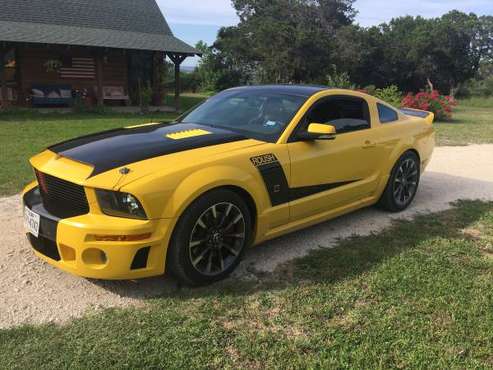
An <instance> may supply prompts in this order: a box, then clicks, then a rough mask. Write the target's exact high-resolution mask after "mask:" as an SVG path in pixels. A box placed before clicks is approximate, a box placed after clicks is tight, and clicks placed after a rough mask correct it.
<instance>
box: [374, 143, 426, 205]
mask: <svg viewBox="0 0 493 370" xmlns="http://www.w3.org/2000/svg"><path fill="white" fill-rule="evenodd" d="M420 176H421V170H420V162H419V158H418V156H417V155H416V153H414V152H407V153H405V154H404V155H403V156H402V157H401V158H400V159H399V161H398V162H397V164H396V165H395V166H394V168H393V170H392V173H391V176H390V179H389V182H388V184H387V188H386V189H385V192H384V193H383V195H382V198H381V199H380V202H379V205H380V206H381V208H383V209H385V210H387V211H390V212H401V211H404V210H405V209H406V208H408V207H409V206H410V205H411V203H412V202H413V200H414V198H415V197H416V193H417V192H418V187H419V181H420Z"/></svg>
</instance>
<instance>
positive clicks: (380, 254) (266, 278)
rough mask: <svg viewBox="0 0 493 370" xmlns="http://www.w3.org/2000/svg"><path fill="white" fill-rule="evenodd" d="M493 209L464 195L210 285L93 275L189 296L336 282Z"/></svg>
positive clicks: (129, 288) (449, 235)
mask: <svg viewBox="0 0 493 370" xmlns="http://www.w3.org/2000/svg"><path fill="white" fill-rule="evenodd" d="M492 210H493V202H487V203H485V202H481V201H459V202H457V203H456V204H455V207H454V208H452V209H450V210H447V211H444V212H440V213H435V214H428V215H419V216H416V217H415V218H414V219H413V220H411V221H404V220H394V221H393V224H392V226H391V227H390V228H388V229H386V230H384V231H382V232H381V233H378V234H372V235H370V236H355V237H351V238H348V239H344V240H341V241H339V242H338V243H337V245H336V246H335V247H330V248H323V247H320V248H319V249H318V250H314V251H312V252H310V253H309V255H308V256H305V257H302V258H298V259H294V260H292V261H289V262H286V263H284V264H282V265H280V266H279V267H278V268H277V269H276V270H275V271H274V272H273V273H259V272H255V271H253V272H252V273H251V275H250V278H248V279H245V278H240V279H238V278H230V279H228V280H226V281H224V282H221V283H218V284H215V285H213V286H210V287H204V288H197V289H190V288H186V287H180V286H179V284H178V283H177V282H176V281H175V280H174V279H173V278H170V277H166V278H164V277H160V278H152V279H147V280H141V281H135V282H104V281H93V283H94V284H96V285H98V286H101V287H103V288H104V289H108V290H110V291H112V292H114V293H116V294H119V295H122V296H127V297H132V298H137V299H152V298H173V299H180V300H188V299H194V298H202V297H209V298H210V297H213V298H214V297H217V298H219V297H222V298H224V297H225V296H228V295H229V296H246V295H250V294H253V293H256V292H261V291H268V290H279V289H284V288H287V287H290V286H296V285H298V284H303V285H304V286H306V285H307V284H324V285H327V284H328V285H331V284H336V283H338V282H340V281H343V280H347V279H351V278H354V277H355V276H358V275H362V274H364V273H366V272H368V271H371V270H372V269H375V268H378V266H379V265H380V264H382V263H383V262H385V261H388V260H389V259H392V258H394V257H395V256H397V255H400V254H401V253H404V252H406V251H408V250H411V249H414V248H416V247H417V246H418V245H420V244H421V243H423V242H425V241H430V240H434V239H437V238H442V239H457V238H464V236H463V235H462V233H461V230H463V229H465V228H467V227H468V226H469V225H471V224H474V223H476V222H478V221H479V220H480V219H481V218H482V217H483V216H484V215H485V214H486V213H488V212H491V211H492Z"/></svg>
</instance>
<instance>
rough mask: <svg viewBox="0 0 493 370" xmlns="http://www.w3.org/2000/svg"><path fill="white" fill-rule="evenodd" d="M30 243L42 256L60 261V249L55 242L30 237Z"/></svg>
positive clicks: (30, 235) (41, 237)
mask: <svg viewBox="0 0 493 370" xmlns="http://www.w3.org/2000/svg"><path fill="white" fill-rule="evenodd" d="M28 238H29V241H30V242H31V245H32V246H33V248H34V249H35V250H36V251H38V252H39V253H41V254H42V255H44V256H46V257H48V258H51V259H52V260H54V261H60V260H61V258H60V253H58V247H57V245H56V243H55V242H54V241H53V240H50V239H47V238H45V237H43V236H41V235H40V236H39V238H36V237H35V236H34V235H32V234H29V235H28Z"/></svg>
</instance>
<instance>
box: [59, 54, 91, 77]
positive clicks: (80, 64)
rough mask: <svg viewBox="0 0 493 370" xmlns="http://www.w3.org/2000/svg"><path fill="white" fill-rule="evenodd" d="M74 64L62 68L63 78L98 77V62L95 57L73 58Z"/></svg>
mask: <svg viewBox="0 0 493 370" xmlns="http://www.w3.org/2000/svg"><path fill="white" fill-rule="evenodd" d="M71 60H72V65H70V66H66V65H65V63H64V65H63V66H62V67H61V68H60V70H59V73H60V77H61V78H65V79H85V80H94V79H96V62H95V61H94V58H71Z"/></svg>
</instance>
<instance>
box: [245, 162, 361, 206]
mask: <svg viewBox="0 0 493 370" xmlns="http://www.w3.org/2000/svg"><path fill="white" fill-rule="evenodd" d="M250 161H251V162H252V163H253V165H254V166H255V167H257V169H258V170H259V172H260V175H261V176H262V179H263V181H264V184H265V187H266V188H267V192H268V193H269V197H270V201H271V204H272V206H274V207H275V206H278V205H281V204H286V203H289V202H293V201H295V200H298V199H302V198H306V197H309V196H311V195H315V194H318V193H323V192H324V191H328V190H333V189H337V188H339V187H341V186H346V185H350V184H352V183H355V182H358V181H360V180H351V181H344V182H337V183H332V184H320V185H313V186H304V187H299V188H290V187H289V184H288V180H287V178H286V174H285V173H284V169H283V168H282V165H281V163H280V162H279V160H278V159H277V157H276V156H275V154H272V153H271V154H264V155H261V156H257V157H253V158H250Z"/></svg>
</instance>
